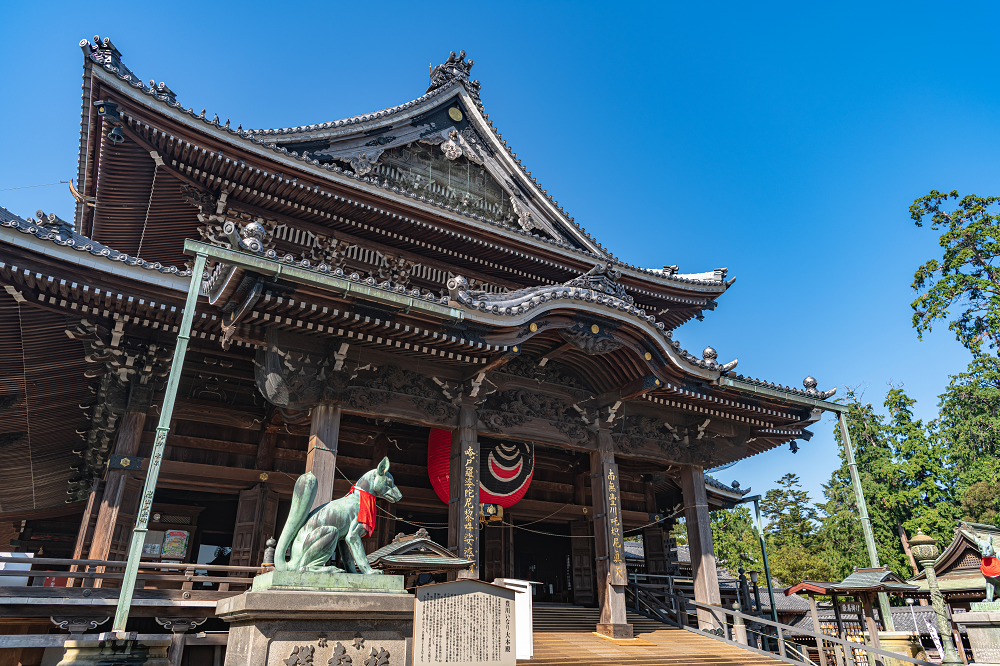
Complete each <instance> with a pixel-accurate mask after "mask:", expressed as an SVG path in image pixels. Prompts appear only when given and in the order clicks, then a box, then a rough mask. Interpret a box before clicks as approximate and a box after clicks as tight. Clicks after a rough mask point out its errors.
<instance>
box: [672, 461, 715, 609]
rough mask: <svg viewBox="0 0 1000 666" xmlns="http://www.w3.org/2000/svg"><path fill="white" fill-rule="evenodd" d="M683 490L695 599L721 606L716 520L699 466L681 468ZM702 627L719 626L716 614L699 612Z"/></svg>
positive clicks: (703, 475) (702, 472) (702, 471)
mask: <svg viewBox="0 0 1000 666" xmlns="http://www.w3.org/2000/svg"><path fill="white" fill-rule="evenodd" d="M681 491H682V492H683V494H684V518H685V519H686V522H687V532H688V548H689V549H690V551H691V571H692V575H693V577H694V600H695V601H700V602H701V603H703V604H714V605H719V604H720V603H721V597H720V595H719V576H718V572H717V571H716V569H715V550H714V547H713V545H712V523H711V518H710V517H709V515H708V497H707V496H706V495H705V472H704V470H703V469H702V468H701V467H698V466H697V465H684V466H682V467H681ZM698 625H699V628H700V629H714V628H716V621H715V619H714V618H713V616H712V614H711V613H709V612H708V611H705V610H699V611H698Z"/></svg>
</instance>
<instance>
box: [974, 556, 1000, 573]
mask: <svg viewBox="0 0 1000 666" xmlns="http://www.w3.org/2000/svg"><path fill="white" fill-rule="evenodd" d="M979 570H980V571H981V572H982V573H983V575H984V576H986V577H987V578H996V577H997V576H1000V561H998V560H997V558H995V557H984V558H983V563H982V564H980V565H979Z"/></svg>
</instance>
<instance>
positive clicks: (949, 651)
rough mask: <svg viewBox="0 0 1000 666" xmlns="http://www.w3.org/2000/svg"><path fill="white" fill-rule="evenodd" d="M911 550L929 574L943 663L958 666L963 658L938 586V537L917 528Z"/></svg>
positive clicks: (928, 582)
mask: <svg viewBox="0 0 1000 666" xmlns="http://www.w3.org/2000/svg"><path fill="white" fill-rule="evenodd" d="M910 551H911V552H912V553H913V558H914V559H915V560H916V561H917V562H919V563H920V566H922V567H923V568H924V575H925V576H927V589H928V590H930V593H931V605H932V606H933V607H934V614H935V615H936V616H937V625H938V633H939V634H940V635H941V646H942V648H943V649H944V654H943V655H941V663H942V664H946V665H948V666H958V665H959V664H961V663H962V660H961V659H960V658H959V656H958V650H956V649H955V641H954V640H953V639H952V633H951V622H949V621H948V616H947V614H946V613H945V610H944V595H942V594H941V588H939V587H938V582H937V576H936V575H935V574H934V562H935V561H936V560H937V558H938V555H940V554H941V552H940V551H939V550H938V547H937V539H935V538H934V537H929V536H927V535H926V534H924V533H923V531H921V530H917V536H915V537H913V538H912V539H910Z"/></svg>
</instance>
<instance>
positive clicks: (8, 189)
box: [0, 180, 69, 192]
mask: <svg viewBox="0 0 1000 666" xmlns="http://www.w3.org/2000/svg"><path fill="white" fill-rule="evenodd" d="M68 182H69V181H68V180H60V181H59V182H58V183H42V184H41V185H22V186H21V187H5V188H3V189H2V190H0V192H10V191H11V190H27V189H29V188H31V187H48V186H49V185H61V184H63V183H68Z"/></svg>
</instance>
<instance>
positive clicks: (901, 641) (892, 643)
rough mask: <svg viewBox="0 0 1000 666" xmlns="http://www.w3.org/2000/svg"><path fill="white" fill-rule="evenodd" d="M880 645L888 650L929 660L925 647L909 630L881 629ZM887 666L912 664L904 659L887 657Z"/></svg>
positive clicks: (909, 665)
mask: <svg viewBox="0 0 1000 666" xmlns="http://www.w3.org/2000/svg"><path fill="white" fill-rule="evenodd" d="M878 643H879V647H880V648H881V649H883V650H885V651H886V652H895V653H896V654H901V655H903V656H904V657H910V658H911V659H922V660H924V661H927V655H926V654H924V648H923V647H922V646H921V645H920V642H919V641H918V640H917V637H916V636H914V635H913V634H911V633H909V632H907V631H880V632H878ZM883 662H884V663H885V666H912V665H911V664H910V662H908V661H903V660H902V659H893V658H892V657H886V658H885V659H883Z"/></svg>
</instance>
